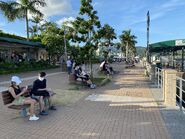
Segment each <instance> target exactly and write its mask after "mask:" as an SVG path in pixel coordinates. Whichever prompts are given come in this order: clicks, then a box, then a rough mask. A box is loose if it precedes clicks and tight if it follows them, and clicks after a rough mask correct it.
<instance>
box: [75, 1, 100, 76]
mask: <svg viewBox="0 0 185 139" xmlns="http://www.w3.org/2000/svg"><path fill="white" fill-rule="evenodd" d="M73 26H74V28H75V29H76V30H77V34H76V37H75V38H76V41H78V42H79V43H81V42H83V43H84V47H86V48H87V50H88V58H89V62H90V65H91V77H93V74H92V60H91V59H92V55H93V51H94V49H95V46H96V45H98V44H97V40H96V39H95V38H96V37H95V35H96V34H97V30H98V28H100V27H101V24H100V21H99V18H98V16H97V11H96V10H94V8H93V6H92V0H81V7H80V12H79V15H78V17H77V18H76V20H75V21H74V23H73ZM86 48H85V49H86Z"/></svg>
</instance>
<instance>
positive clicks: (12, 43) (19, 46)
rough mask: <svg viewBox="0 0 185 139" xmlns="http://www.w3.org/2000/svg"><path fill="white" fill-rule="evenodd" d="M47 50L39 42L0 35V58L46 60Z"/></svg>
mask: <svg viewBox="0 0 185 139" xmlns="http://www.w3.org/2000/svg"><path fill="white" fill-rule="evenodd" d="M47 55H48V54H47V51H46V50H45V48H44V46H43V45H42V44H41V43H39V42H32V41H27V40H18V39H13V38H7V37H0V59H1V60H4V59H9V60H28V61H30V60H36V61H38V60H41V59H43V60H46V59H47V57H48V56H47Z"/></svg>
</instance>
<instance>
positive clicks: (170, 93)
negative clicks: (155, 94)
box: [163, 69, 177, 107]
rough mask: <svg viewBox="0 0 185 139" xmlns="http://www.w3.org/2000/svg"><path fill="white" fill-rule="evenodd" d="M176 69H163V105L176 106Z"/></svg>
mask: <svg viewBox="0 0 185 139" xmlns="http://www.w3.org/2000/svg"><path fill="white" fill-rule="evenodd" d="M176 74H177V71H176V70H172V69H165V70H164V74H163V76H164V78H163V80H164V84H163V90H164V96H165V98H164V100H165V105H168V106H173V107H175V106H176V79H177V77H176Z"/></svg>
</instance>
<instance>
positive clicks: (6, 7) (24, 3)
mask: <svg viewBox="0 0 185 139" xmlns="http://www.w3.org/2000/svg"><path fill="white" fill-rule="evenodd" d="M36 6H41V7H44V6H46V3H45V1H44V0H20V3H18V2H12V1H9V2H3V1H0V10H1V11H2V12H3V14H4V16H5V17H7V19H8V21H15V19H17V18H18V19H25V21H26V31H27V39H28V40H29V25H28V13H30V14H33V15H38V16H40V17H43V14H42V13H41V12H40V11H39V10H38V9H37V8H36Z"/></svg>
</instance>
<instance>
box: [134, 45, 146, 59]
mask: <svg viewBox="0 0 185 139" xmlns="http://www.w3.org/2000/svg"><path fill="white" fill-rule="evenodd" d="M145 50H146V47H142V46H136V53H137V55H139V56H140V57H143V56H145Z"/></svg>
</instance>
